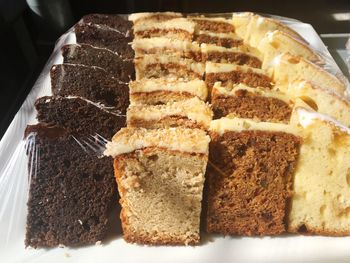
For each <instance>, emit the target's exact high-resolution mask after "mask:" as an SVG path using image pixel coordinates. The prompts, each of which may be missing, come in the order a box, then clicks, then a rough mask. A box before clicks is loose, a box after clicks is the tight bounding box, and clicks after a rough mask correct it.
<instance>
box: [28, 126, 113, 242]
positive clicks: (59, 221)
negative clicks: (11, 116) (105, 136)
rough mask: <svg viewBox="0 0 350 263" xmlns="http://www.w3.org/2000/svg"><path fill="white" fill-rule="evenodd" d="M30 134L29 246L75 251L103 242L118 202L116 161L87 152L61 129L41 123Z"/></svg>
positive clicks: (31, 127)
mask: <svg viewBox="0 0 350 263" xmlns="http://www.w3.org/2000/svg"><path fill="white" fill-rule="evenodd" d="M26 134H27V135H26V139H27V154H28V160H29V176H30V178H31V180H30V188H29V199H28V203H27V206H28V215H27V227H26V238H25V245H26V246H31V247H34V248H37V247H56V246H61V245H64V246H73V247H75V246H81V245H88V244H95V243H96V242H101V241H103V239H105V238H106V236H107V233H108V232H109V231H110V229H109V219H108V218H109V214H110V212H111V208H112V206H114V205H115V203H116V202H117V191H116V187H117V186H116V183H115V179H114V177H113V168H112V166H111V160H110V158H108V157H103V158H98V157H97V156H96V154H93V153H89V152H87V151H85V150H84V149H83V148H82V147H81V145H79V144H78V142H77V141H76V140H75V139H74V137H73V135H72V134H70V133H69V132H68V131H66V130H65V129H63V128H61V127H50V126H48V125H45V124H38V125H35V126H28V127H27V129H26ZM33 164H35V165H33ZM39 164H40V166H39ZM37 165H38V166H37Z"/></svg>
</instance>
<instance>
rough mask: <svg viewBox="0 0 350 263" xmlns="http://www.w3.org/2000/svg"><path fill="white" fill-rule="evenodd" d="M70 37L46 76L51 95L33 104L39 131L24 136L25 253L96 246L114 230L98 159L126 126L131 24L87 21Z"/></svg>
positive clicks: (106, 169) (110, 190) (110, 195)
mask: <svg viewBox="0 0 350 263" xmlns="http://www.w3.org/2000/svg"><path fill="white" fill-rule="evenodd" d="M75 34H76V38H77V42H78V43H79V44H71V45H66V46H64V47H63V48H62V56H63V64H59V65H54V66H53V67H52V69H51V72H50V75H51V89H52V94H53V96H46V97H42V98H39V99H38V100H37V101H36V103H35V107H36V110H37V112H38V114H37V119H38V121H39V124H36V125H31V126H28V127H27V130H26V138H27V142H28V143H27V149H28V151H27V153H28V157H29V176H30V178H31V181H30V190H29V200H28V215H27V230H26V239H25V244H26V246H31V247H55V246H58V245H65V246H81V245H86V244H95V243H96V242H99V241H102V240H104V239H105V238H106V236H107V235H108V234H110V232H111V229H114V227H112V228H111V226H110V224H111V223H110V219H109V218H110V216H111V211H114V210H115V208H116V205H115V204H116V203H117V200H118V196H117V186H116V182H115V179H114V176H113V167H112V164H111V160H110V158H107V157H103V158H101V155H102V151H103V146H104V144H105V142H106V140H107V139H110V138H111V136H112V135H113V134H114V133H115V132H116V131H118V130H119V129H120V128H121V127H124V126H125V122H126V118H125V113H126V108H127V107H128V105H129V98H128V85H127V82H128V81H129V80H130V79H133V78H134V75H135V73H134V67H133V62H132V60H130V59H132V58H133V51H132V49H131V47H130V45H129V44H128V43H129V42H130V41H131V40H132V31H131V24H130V22H128V21H127V20H126V19H125V18H123V17H121V16H118V15H108V16H107V15H88V16H85V17H84V18H83V19H82V22H80V23H79V24H77V25H76V26H75ZM112 43H113V44H112ZM112 46H113V47H114V48H112V49H111V50H110V49H109V48H111V47H112ZM116 220H117V219H115V220H112V221H113V223H112V224H115V221H116Z"/></svg>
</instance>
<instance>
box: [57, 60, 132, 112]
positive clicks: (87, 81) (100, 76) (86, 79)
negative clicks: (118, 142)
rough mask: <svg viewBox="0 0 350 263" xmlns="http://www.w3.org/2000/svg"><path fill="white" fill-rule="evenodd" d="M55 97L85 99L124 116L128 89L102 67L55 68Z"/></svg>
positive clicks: (76, 66)
mask: <svg viewBox="0 0 350 263" xmlns="http://www.w3.org/2000/svg"><path fill="white" fill-rule="evenodd" d="M50 76H51V90H52V93H53V95H54V96H62V97H67V96H76V97H83V98H86V99H88V100H90V101H93V102H95V103H99V104H101V105H102V106H105V107H109V108H110V109H111V110H113V111H117V112H120V113H122V114H125V112H126V108H127V107H128V106H129V87H128V84H127V83H124V82H119V81H118V80H117V79H115V78H114V77H112V75H110V74H109V73H108V72H106V71H105V70H104V69H102V68H99V67H90V66H84V65H77V64H59V65H54V66H52V68H51V71H50Z"/></svg>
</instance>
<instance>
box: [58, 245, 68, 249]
mask: <svg viewBox="0 0 350 263" xmlns="http://www.w3.org/2000/svg"><path fill="white" fill-rule="evenodd" d="M58 247H59V248H65V247H66V246H65V245H63V244H58Z"/></svg>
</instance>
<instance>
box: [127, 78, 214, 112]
mask: <svg viewBox="0 0 350 263" xmlns="http://www.w3.org/2000/svg"><path fill="white" fill-rule="evenodd" d="M129 90H130V94H129V96H130V104H131V105H133V104H166V103H168V102H174V101H180V100H186V99H189V98H193V97H198V98H199V99H201V100H203V101H205V100H206V98H207V95H208V89H207V86H206V84H205V82H204V81H203V80H200V79H194V80H189V81H186V80H179V79H176V78H157V79H141V80H136V81H131V82H130V83H129Z"/></svg>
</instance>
